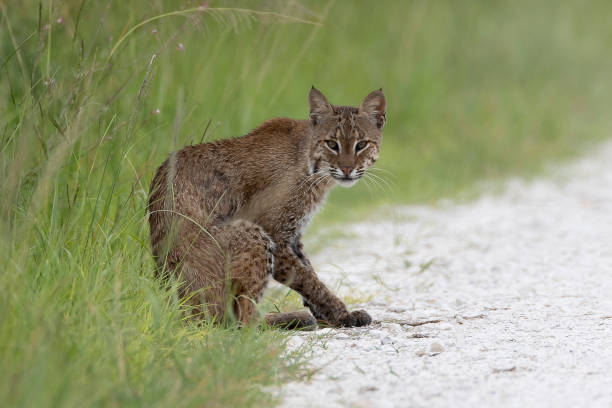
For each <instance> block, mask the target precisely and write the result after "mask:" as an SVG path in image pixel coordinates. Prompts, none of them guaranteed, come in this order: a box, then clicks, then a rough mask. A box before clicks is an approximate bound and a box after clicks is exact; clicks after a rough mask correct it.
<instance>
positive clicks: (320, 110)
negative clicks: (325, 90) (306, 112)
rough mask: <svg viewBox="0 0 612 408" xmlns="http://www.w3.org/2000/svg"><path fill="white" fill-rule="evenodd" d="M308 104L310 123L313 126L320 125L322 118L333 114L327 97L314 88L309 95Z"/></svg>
mask: <svg viewBox="0 0 612 408" xmlns="http://www.w3.org/2000/svg"><path fill="white" fill-rule="evenodd" d="M308 102H309V103H310V122H311V123H312V124H313V125H316V124H317V123H319V121H320V119H321V117H322V116H325V115H329V114H331V113H332V112H333V109H332V107H331V105H330V104H329V102H327V99H326V98H325V95H323V94H322V93H321V91H319V90H318V89H317V88H315V87H314V86H313V87H312V89H311V90H310V93H309V94H308Z"/></svg>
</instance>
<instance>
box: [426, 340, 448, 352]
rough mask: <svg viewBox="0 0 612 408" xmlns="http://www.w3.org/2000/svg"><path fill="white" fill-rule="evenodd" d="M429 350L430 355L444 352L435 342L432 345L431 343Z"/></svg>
mask: <svg viewBox="0 0 612 408" xmlns="http://www.w3.org/2000/svg"><path fill="white" fill-rule="evenodd" d="M429 350H430V351H431V352H432V353H441V352H443V351H444V347H442V345H441V344H440V343H438V342H437V341H434V342H433V343H431V346H429Z"/></svg>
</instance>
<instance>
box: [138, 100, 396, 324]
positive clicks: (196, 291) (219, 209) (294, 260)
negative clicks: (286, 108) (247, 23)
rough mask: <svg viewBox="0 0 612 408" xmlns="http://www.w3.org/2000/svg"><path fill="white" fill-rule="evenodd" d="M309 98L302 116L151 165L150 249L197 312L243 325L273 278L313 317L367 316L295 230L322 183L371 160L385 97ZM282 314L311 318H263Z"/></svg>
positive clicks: (344, 178) (356, 173)
mask: <svg viewBox="0 0 612 408" xmlns="http://www.w3.org/2000/svg"><path fill="white" fill-rule="evenodd" d="M309 101H310V118H309V120H293V119H286V118H280V119H272V120H268V121H266V122H264V123H263V124H261V125H260V126H259V127H257V128H256V129H255V130H253V131H252V132H250V133H249V134H247V135H245V136H242V137H238V138H234V139H227V140H221V141H217V142H211V143H204V144H200V145H197V146H188V147H185V148H183V149H182V150H179V151H178V152H175V153H173V154H171V155H170V157H169V158H168V159H167V160H166V161H165V162H164V163H163V164H162V165H161V166H160V167H159V168H158V169H157V172H156V174H155V177H154V178H153V181H152V183H151V193H150V198H149V204H148V211H149V224H150V229H151V245H152V249H153V255H154V257H155V260H156V262H157V264H158V270H159V272H160V273H162V274H166V273H169V274H172V275H174V276H175V277H177V278H179V279H180V281H181V282H182V286H181V289H180V295H181V297H183V298H184V299H186V300H188V301H189V302H190V303H191V304H192V305H193V306H194V308H195V309H194V310H196V311H198V312H200V313H201V314H203V315H206V316H209V317H211V318H215V319H223V318H224V317H226V316H227V315H228V312H229V311H231V312H233V314H234V315H235V317H236V318H237V319H238V320H239V321H240V322H242V323H244V324H246V323H249V322H251V321H252V320H253V319H254V317H255V316H256V315H257V314H256V307H255V303H256V302H257V301H259V299H260V298H261V296H262V294H263V292H264V289H265V287H266V284H267V282H268V279H269V276H273V277H274V279H276V280H277V281H279V282H282V283H284V284H286V285H288V286H289V287H291V288H292V289H294V290H296V291H297V292H298V293H300V294H301V295H302V297H303V299H304V305H305V306H307V307H308V308H309V309H310V310H311V312H312V314H313V315H314V316H315V317H316V318H317V319H319V320H324V321H326V322H327V323H328V324H331V325H335V326H361V325H366V324H369V323H370V322H371V318H370V316H369V315H368V314H367V313H366V312H365V311H353V312H349V311H348V310H347V308H346V306H345V305H344V303H343V302H342V301H341V300H340V299H338V298H337V297H336V296H335V295H334V294H333V293H332V292H331V291H330V290H329V289H328V288H327V287H326V286H325V285H324V284H323V283H322V282H321V281H320V280H319V279H318V277H317V275H316V273H315V271H314V269H313V268H312V265H311V263H310V261H309V260H308V257H307V256H306V254H305V252H304V249H303V245H302V243H301V240H300V237H301V234H302V231H303V229H304V228H305V227H306V225H307V224H308V221H309V220H310V218H311V216H312V215H313V214H314V212H316V210H317V209H318V208H319V207H320V206H321V204H322V202H323V201H324V199H325V197H326V195H327V193H328V192H329V190H330V189H331V188H332V187H333V186H334V185H336V184H340V185H344V186H348V185H350V184H353V183H354V182H356V181H357V180H358V179H359V178H360V177H361V176H362V175H363V174H364V173H365V171H367V169H368V168H369V167H370V166H371V165H372V164H373V163H374V162H375V161H376V159H377V158H378V154H379V151H380V144H381V141H382V128H383V126H384V124H385V107H386V105H385V104H386V102H385V98H384V95H383V93H382V91H381V90H378V91H374V92H372V93H370V94H369V95H368V96H367V97H366V98H365V100H364V101H363V102H362V103H361V105H360V106H359V107H358V108H355V107H349V106H333V105H331V104H329V102H327V99H326V98H325V96H323V94H322V93H321V92H319V91H318V90H316V89H315V88H313V89H312V90H311V91H310V95H309ZM359 143H360V144H359ZM164 276H165V275H164ZM291 316H294V317H295V316H300V320H301V321H300V322H297V323H296V324H292V325H289V326H291V327H299V326H300V325H305V324H312V323H313V322H312V320H311V319H312V317H310V316H309V315H308V318H304V316H305V315H304V314H303V313H302V314H294V315H290V316H285V315H279V314H276V315H270V316H268V317H267V318H266V321H267V322H268V323H269V324H274V323H275V322H278V323H279V324H281V325H285V326H287V325H288V319H290V318H291Z"/></svg>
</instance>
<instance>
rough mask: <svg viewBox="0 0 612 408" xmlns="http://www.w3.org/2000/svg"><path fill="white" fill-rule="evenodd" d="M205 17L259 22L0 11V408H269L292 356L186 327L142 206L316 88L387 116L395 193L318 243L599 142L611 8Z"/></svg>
mask: <svg viewBox="0 0 612 408" xmlns="http://www.w3.org/2000/svg"><path fill="white" fill-rule="evenodd" d="M210 3H211V7H225V8H227V7H243V8H245V7H246V8H251V9H254V10H257V11H259V12H258V13H253V12H248V11H244V10H242V11H240V10H238V11H237V10H227V9H224V10H215V9H207V10H205V11H198V10H197V7H198V6H199V5H200V2H195V1H185V2H181V3H180V4H178V2H174V1H159V0H158V1H146V2H145V1H144V0H134V1H129V2H127V1H126V2H117V1H116V2H113V3H109V2H102V1H88V0H84V1H74V2H59V1H53V0H48V1H43V2H41V3H38V2H36V1H32V0H27V1H24V2H17V1H12V2H3V3H0V11H1V12H2V16H1V19H2V24H1V25H0V94H1V95H2V98H0V141H1V145H0V183H2V185H1V190H0V191H1V202H0V259H1V262H2V268H3V273H2V274H0V285H1V286H2V288H3V293H4V295H3V296H2V297H0V361H1V363H0V364H1V367H0V368H1V369H0V380H1V384H2V385H0V401H3V405H6V406H36V407H39V406H96V405H99V406H108V405H120V406H201V405H207V406H230V405H233V406H267V405H269V404H271V402H272V401H271V399H270V398H271V397H270V395H269V394H267V393H265V392H263V391H262V387H261V386H262V385H280V384H282V382H283V381H285V380H287V379H289V378H295V375H296V373H298V372H299V371H300V369H301V368H300V367H301V366H300V364H298V363H296V361H299V356H297V355H296V356H293V358H283V353H284V345H283V344H284V337H283V334H282V333H277V332H274V331H264V332H260V331H257V330H232V329H223V328H214V327H210V326H209V325H206V324H204V325H197V324H195V323H194V322H191V321H184V320H183V313H182V306H181V304H180V303H179V301H178V300H177V299H176V294H175V291H174V290H172V289H170V290H165V289H163V288H161V287H160V285H159V282H157V281H156V280H155V279H154V277H153V262H152V259H151V255H150V250H149V244H148V231H147V225H146V218H145V202H146V197H147V191H148V184H149V181H150V179H151V177H152V174H153V172H154V170H155V168H156V167H157V166H158V165H159V164H160V163H161V161H162V160H163V159H164V158H165V157H166V156H167V155H168V153H169V152H170V151H171V150H173V149H176V148H179V147H181V146H183V145H185V144H188V143H193V142H195V143H197V142H199V141H200V140H202V138H203V137H204V138H205V140H212V139H216V138H224V137H230V136H236V135H241V134H244V133H245V132H247V131H248V130H249V129H251V128H253V127H255V126H256V125H257V124H258V123H260V122H261V121H263V120H264V119H266V118H270V117H274V116H289V117H296V118H305V117H306V116H307V113H308V106H307V93H308V90H309V89H310V86H311V85H312V84H314V85H316V86H317V87H318V88H319V89H321V90H322V91H323V92H324V93H325V94H326V95H327V96H328V98H329V99H330V101H331V102H332V103H336V104H358V103H359V102H360V101H361V99H362V98H363V97H364V96H365V95H366V94H367V93H368V92H369V91H371V90H373V89H376V88H378V87H383V89H384V92H385V95H386V96H387V100H388V114H387V116H388V124H387V127H386V129H385V136H384V143H383V151H382V155H381V160H380V161H379V163H378V165H377V166H378V167H379V168H381V169H382V170H380V171H379V172H378V173H376V174H378V175H379V176H380V177H382V178H384V179H385V181H386V182H387V183H389V185H390V186H389V187H387V186H386V185H385V184H384V182H381V183H380V184H379V185H366V183H363V182H361V183H358V185H357V186H356V187H355V188H352V189H349V190H344V189H340V190H338V191H335V192H334V193H332V196H331V197H330V200H329V202H328V205H327V208H326V209H325V211H324V212H323V213H322V214H321V216H320V217H318V220H317V222H318V225H321V224H327V223H330V222H336V221H342V220H346V219H348V218H349V214H355V217H361V216H363V215H364V214H366V213H368V212H372V211H373V210H372V209H373V208H378V207H376V206H377V205H378V204H383V203H412V202H429V201H431V200H435V199H437V198H440V197H447V196H451V197H452V196H456V194H457V193H459V192H462V191H465V190H466V189H469V188H470V186H472V185H473V184H474V182H476V181H482V180H500V179H503V177H505V176H507V175H510V174H520V175H523V176H529V175H532V174H537V172H538V171H539V170H540V169H541V168H542V166H543V165H544V164H545V163H547V162H549V161H552V160H558V159H562V158H566V157H570V156H572V155H573V154H575V153H576V152H579V151H582V150H583V149H584V148H586V147H588V146H590V145H592V144H593V143H595V142H597V141H598V140H602V139H603V138H605V137H607V136H608V135H609V134H610V131H611V130H612V124H611V123H610V115H609V112H610V111H611V110H612V109H611V108H612V100H611V99H610V98H609V95H610V94H611V91H612V77H611V76H610V75H609V72H610V68H612V54H611V53H610V52H609V44H610V40H612V25H610V24H609V16H610V13H611V12H612V7H611V6H610V5H609V3H608V2H606V1H590V2H587V1H572V2H563V3H558V2H556V3H554V2H547V1H544V0H535V1H518V2H492V1H477V2H469V3H467V2H456V1H451V0H449V1H435V2H434V1H422V0H417V1H403V0H402V1H395V2H392V1H382V2H379V3H376V6H375V5H374V3H372V2H370V1H350V2H349V1H336V2H330V3H328V2H325V1H284V0H278V1H272V0H271V1H265V2H253V1H229V0H228V1H222V0H218V1H211V2H210ZM181 10H192V11H190V12H186V13H182V12H181V13H177V12H178V11H181ZM262 11H263V12H264V13H260V12H262ZM268 11H272V12H274V13H275V14H270V13H267V12H268ZM284 16H288V17H284ZM58 19H61V20H60V21H61V22H58ZM296 19H297V20H299V21H297V20H296ZM147 20H150V21H148V22H146V23H144V24H142V25H139V24H140V23H142V22H145V21H147ZM311 23H312V24H311ZM153 30H155V32H156V33H154V32H153ZM111 52H112V54H111ZM153 55H155V58H152V56H153ZM283 296H284V294H283ZM289 300H290V301H291V302H293V300H294V299H293V300H291V299H289ZM291 302H289V303H291ZM293 303H295V302H293Z"/></svg>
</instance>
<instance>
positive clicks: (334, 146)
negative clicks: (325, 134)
mask: <svg viewBox="0 0 612 408" xmlns="http://www.w3.org/2000/svg"><path fill="white" fill-rule="evenodd" d="M325 143H327V147H329V148H330V149H332V150H333V151H335V152H337V151H338V149H339V148H340V146H338V143H337V142H336V141H335V140H327V141H326V142H325Z"/></svg>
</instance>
